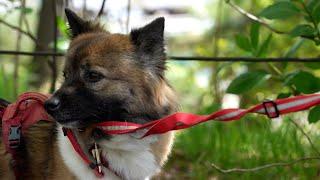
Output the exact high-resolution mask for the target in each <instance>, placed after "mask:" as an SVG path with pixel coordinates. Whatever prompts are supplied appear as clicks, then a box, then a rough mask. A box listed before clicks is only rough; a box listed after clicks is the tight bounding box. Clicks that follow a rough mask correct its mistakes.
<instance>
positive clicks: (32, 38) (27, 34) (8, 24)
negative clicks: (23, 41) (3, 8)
mask: <svg viewBox="0 0 320 180" xmlns="http://www.w3.org/2000/svg"><path fill="white" fill-rule="evenodd" d="M0 23H2V24H4V25H6V26H8V27H9V28H11V29H14V30H16V31H18V32H20V33H22V34H24V35H26V36H27V37H29V38H30V39H31V40H32V41H34V42H35V43H37V39H36V38H35V37H34V36H33V35H32V34H31V33H30V32H27V31H24V30H22V29H21V28H20V27H18V26H15V25H12V24H10V23H8V22H6V21H4V20H2V19H0Z"/></svg>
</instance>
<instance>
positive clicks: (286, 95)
mask: <svg viewBox="0 0 320 180" xmlns="http://www.w3.org/2000/svg"><path fill="white" fill-rule="evenodd" d="M291 95H292V94H291V93H280V94H278V96H277V99H284V98H288V97H290V96H291Z"/></svg>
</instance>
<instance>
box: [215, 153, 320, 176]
mask: <svg viewBox="0 0 320 180" xmlns="http://www.w3.org/2000/svg"><path fill="white" fill-rule="evenodd" d="M311 160H320V157H305V158H300V159H297V160H293V161H291V162H279V163H271V164H266V165H262V166H258V167H254V168H248V169H244V168H232V169H222V168H220V167H219V166H217V165H216V164H214V163H212V164H211V165H212V167H214V168H215V169H216V170H217V171H219V172H221V173H224V174H227V173H245V172H255V171H259V170H263V169H267V168H272V167H279V166H292V165H294V164H296V163H300V162H305V161H311Z"/></svg>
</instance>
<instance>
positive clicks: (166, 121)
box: [97, 94, 320, 138]
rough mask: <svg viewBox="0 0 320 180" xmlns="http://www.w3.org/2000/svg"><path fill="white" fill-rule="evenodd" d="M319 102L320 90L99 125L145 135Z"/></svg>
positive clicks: (298, 108)
mask: <svg viewBox="0 0 320 180" xmlns="http://www.w3.org/2000/svg"><path fill="white" fill-rule="evenodd" d="M319 104H320V94H311V95H301V96H295V97H290V98H286V99H279V100H276V101H268V102H265V103H262V104H259V105H256V106H253V107H251V108H249V109H223V110H219V111H217V112H214V113H212V114H209V115H197V114H190V113H176V114H173V115H169V116H167V117H164V118H162V119H159V120H155V121H152V122H150V123H146V124H144V125H141V124H135V123H128V122H119V121H106V122H102V123H98V124H97V127H98V128H100V129H102V130H103V131H104V132H105V133H107V134H125V133H133V132H136V131H138V130H142V132H143V133H142V135H141V138H142V137H146V136H149V135H152V134H161V133H166V132H168V131H172V130H178V129H185V128H189V127H191V126H194V125H197V124H199V123H203V122H206V121H209V120H214V121H233V120H239V119H240V118H242V117H243V116H244V115H246V114H248V113H259V114H264V115H268V116H269V117H271V118H273V117H277V116H278V115H281V114H287V113H291V112H297V111H302V110H306V109H309V108H310V107H312V106H315V105H319Z"/></svg>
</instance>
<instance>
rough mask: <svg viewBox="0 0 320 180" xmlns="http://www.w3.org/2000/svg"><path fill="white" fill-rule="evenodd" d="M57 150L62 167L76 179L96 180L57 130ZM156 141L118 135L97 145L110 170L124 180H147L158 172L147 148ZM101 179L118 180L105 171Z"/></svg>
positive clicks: (157, 167)
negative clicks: (63, 165) (61, 159)
mask: <svg viewBox="0 0 320 180" xmlns="http://www.w3.org/2000/svg"><path fill="white" fill-rule="evenodd" d="M58 131H59V135H58V141H59V149H60V153H61V156H62V158H63V160H64V163H65V164H66V165H67V166H68V167H69V169H70V171H71V172H73V174H74V175H75V176H76V177H77V179H81V180H82V179H83V180H91V179H97V178H96V176H95V175H94V173H93V172H92V170H91V169H89V168H88V167H87V166H86V165H85V164H84V163H83V162H82V160H81V159H80V157H79V155H78V154H77V153H76V152H75V151H74V150H73V147H72V145H71V144H70V142H69V140H68V139H67V138H66V137H65V136H64V135H63V133H62V131H61V128H59V130H58ZM155 141H157V137H156V136H153V137H147V138H144V139H142V140H140V139H137V138H134V137H132V136H130V135H117V136H114V137H113V138H112V139H111V140H109V141H105V142H102V143H99V145H100V146H101V149H102V154H103V156H104V157H105V159H107V161H108V162H109V164H110V168H111V169H112V170H113V171H115V172H117V173H118V174H119V175H121V177H122V178H125V179H130V180H131V179H133V180H135V179H137V180H141V179H148V177H151V176H153V175H154V174H156V173H157V172H158V171H159V170H160V166H159V165H158V164H157V162H156V160H155V156H154V155H153V153H152V152H151V149H150V145H151V144H152V143H154V142H155ZM103 171H104V173H105V176H104V179H108V180H116V179H120V178H119V177H118V176H116V175H115V174H114V173H113V172H111V171H109V170H108V169H106V168H104V169H103Z"/></svg>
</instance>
